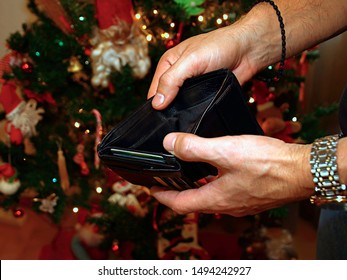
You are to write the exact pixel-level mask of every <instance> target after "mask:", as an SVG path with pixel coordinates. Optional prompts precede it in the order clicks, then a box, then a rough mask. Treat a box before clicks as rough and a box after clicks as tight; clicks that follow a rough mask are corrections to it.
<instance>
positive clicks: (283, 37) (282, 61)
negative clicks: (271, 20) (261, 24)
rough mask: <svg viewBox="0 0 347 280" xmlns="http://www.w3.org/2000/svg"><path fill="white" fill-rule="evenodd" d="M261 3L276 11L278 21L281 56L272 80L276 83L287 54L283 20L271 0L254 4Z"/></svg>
mask: <svg viewBox="0 0 347 280" xmlns="http://www.w3.org/2000/svg"><path fill="white" fill-rule="evenodd" d="M261 2H266V3H269V4H270V5H271V6H272V7H273V8H274V10H275V11H276V15H277V18H278V21H279V23H280V29H281V38H282V54H281V60H280V64H279V67H278V70H277V73H276V75H275V77H274V78H273V80H274V81H276V82H277V81H278V80H279V79H280V78H281V77H282V76H283V74H284V62H285V59H286V52H287V49H286V32H285V30H284V23H283V18H282V15H281V12H280V10H279V9H278V7H277V5H276V4H275V3H274V1H272V0H259V1H257V2H256V4H259V3H261Z"/></svg>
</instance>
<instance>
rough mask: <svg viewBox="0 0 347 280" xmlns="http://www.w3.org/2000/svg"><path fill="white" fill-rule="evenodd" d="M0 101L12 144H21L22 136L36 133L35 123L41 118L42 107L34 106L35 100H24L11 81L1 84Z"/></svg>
mask: <svg viewBox="0 0 347 280" xmlns="http://www.w3.org/2000/svg"><path fill="white" fill-rule="evenodd" d="M0 103H1V104H2V106H3V107H4V110H5V113H6V119H7V124H6V132H7V133H8V134H9V136H10V140H11V142H12V143H14V144H17V145H19V144H22V143H23V138H25V137H32V136H34V135H36V134H37V131H36V125H37V124H38V122H39V121H40V120H41V119H42V116H41V114H42V113H43V112H44V109H42V108H36V107H37V102H36V101H35V100H34V99H30V100H29V101H28V102H25V101H24V100H23V99H22V98H21V97H20V96H19V94H18V93H17V86H16V85H15V84H14V83H13V82H7V83H5V84H3V85H2V88H1V91H0Z"/></svg>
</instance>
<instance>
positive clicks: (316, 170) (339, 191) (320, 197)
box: [310, 135, 347, 210]
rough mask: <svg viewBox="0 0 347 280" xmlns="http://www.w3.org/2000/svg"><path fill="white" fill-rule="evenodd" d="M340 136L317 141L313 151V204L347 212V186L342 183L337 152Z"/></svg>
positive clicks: (313, 145)
mask: <svg viewBox="0 0 347 280" xmlns="http://www.w3.org/2000/svg"><path fill="white" fill-rule="evenodd" d="M338 139H339V136H338V135H330V136H326V137H323V138H319V139H316V140H315V141H314V142H313V144H312V149H311V157H310V164H311V173H312V175H313V182H314V184H315V194H314V195H313V196H312V197H311V199H310V201H311V203H313V204H315V205H317V206H320V207H322V208H326V209H333V210H347V191H346V185H345V184H341V183H340V177H339V175H338V171H337V160H336V151H337V144H338Z"/></svg>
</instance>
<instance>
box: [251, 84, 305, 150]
mask: <svg viewBox="0 0 347 280" xmlns="http://www.w3.org/2000/svg"><path fill="white" fill-rule="evenodd" d="M252 90H253V98H254V99H255V102H256V103H257V113H256V118H257V121H258V123H259V124H260V126H261V128H262V129H263V131H264V134H265V135H266V136H270V137H274V138H277V139H281V140H283V141H284V142H287V143H293V142H299V141H300V139H295V138H294V137H293V134H295V133H298V132H299V131H300V130H301V124H300V123H299V122H297V121H285V120H284V119H283V113H284V112H285V111H286V110H287V109H288V108H289V103H287V102H282V103H281V104H278V102H277V103H276V105H275V102H274V101H275V100H276V96H275V95H274V94H273V93H271V92H270V90H269V89H268V88H267V86H266V83H265V82H262V81H253V88H252ZM277 98H278V97H277Z"/></svg>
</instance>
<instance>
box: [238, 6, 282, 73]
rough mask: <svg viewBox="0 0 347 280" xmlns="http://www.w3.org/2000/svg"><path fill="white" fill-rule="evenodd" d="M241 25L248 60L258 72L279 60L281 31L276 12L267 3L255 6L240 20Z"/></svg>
mask: <svg viewBox="0 0 347 280" xmlns="http://www.w3.org/2000/svg"><path fill="white" fill-rule="evenodd" d="M279 9H280V7H279ZM283 21H285V19H283ZM241 23H242V25H243V30H244V32H243V35H244V37H245V39H246V40H245V41H246V46H247V48H248V50H249V51H248V54H249V57H248V59H249V60H250V61H251V62H253V64H254V65H255V66H256V67H257V71H258V72H259V71H260V70H263V69H264V68H265V67H267V66H269V65H271V64H274V63H276V62H278V61H280V60H281V55H282V35H281V29H280V26H279V19H278V16H277V15H276V11H275V10H274V8H273V7H272V6H271V5H269V4H268V3H259V4H257V5H255V6H254V7H253V8H252V9H251V10H250V11H249V12H248V13H247V14H246V15H245V16H244V17H243V18H242V19H241ZM284 24H285V22H284Z"/></svg>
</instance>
